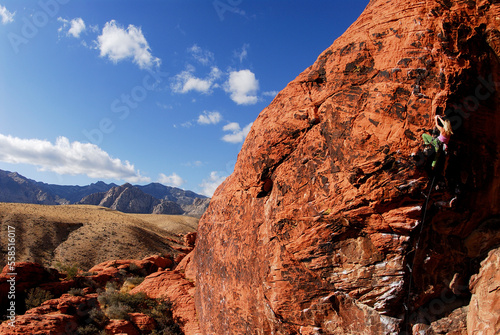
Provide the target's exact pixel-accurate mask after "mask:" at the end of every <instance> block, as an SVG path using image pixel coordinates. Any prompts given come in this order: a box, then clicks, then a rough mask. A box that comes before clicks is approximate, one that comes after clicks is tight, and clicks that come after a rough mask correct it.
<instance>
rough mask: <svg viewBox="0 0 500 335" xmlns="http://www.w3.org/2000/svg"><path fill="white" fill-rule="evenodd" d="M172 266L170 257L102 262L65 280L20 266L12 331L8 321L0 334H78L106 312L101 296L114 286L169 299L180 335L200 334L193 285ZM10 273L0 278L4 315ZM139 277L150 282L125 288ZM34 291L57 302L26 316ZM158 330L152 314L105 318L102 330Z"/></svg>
mask: <svg viewBox="0 0 500 335" xmlns="http://www.w3.org/2000/svg"><path fill="white" fill-rule="evenodd" d="M174 265H175V264H174V263H173V261H172V260H171V258H168V257H161V256H158V255H152V256H149V257H146V258H144V259H143V260H115V261H108V262H103V263H101V264H98V265H96V266H94V267H93V268H91V269H90V270H89V271H88V272H87V273H79V274H78V275H77V276H75V278H73V279H72V280H62V277H64V276H63V275H62V274H60V273H59V272H58V271H57V270H54V269H51V270H47V269H45V268H43V267H42V266H40V265H38V264H35V263H20V264H18V266H17V267H16V269H15V273H16V274H17V275H16V276H15V279H16V292H15V294H16V313H17V315H16V317H15V322H14V326H11V325H10V324H9V322H7V321H5V322H3V323H1V324H0V334H2V335H21V334H23V335H24V334H40V335H52V334H54V335H62V334H79V332H80V331H81V327H82V326H85V325H90V324H95V315H96V314H95V311H96V310H97V311H99V310H101V311H103V310H105V308H104V307H105V306H101V304H100V302H99V296H100V295H101V294H103V292H104V291H105V290H106V291H107V290H108V289H107V284H110V283H114V285H117V286H118V287H120V286H121V289H120V292H122V293H128V294H136V293H141V292H142V293H144V294H146V295H147V296H148V297H150V298H154V299H157V298H160V299H164V298H168V299H169V300H170V302H171V303H172V313H173V316H174V318H175V319H176V320H180V321H181V322H182V326H181V328H182V332H183V333H184V334H187V335H195V334H201V332H200V328H199V325H198V321H197V316H196V311H195V305H194V284H193V283H192V281H189V280H187V279H186V278H185V277H184V275H183V274H182V273H181V272H179V271H176V270H172V268H173V267H174ZM9 272H10V270H9V268H8V266H6V267H5V268H4V269H3V271H2V273H1V274H0V306H2V310H6V308H7V307H6V306H8V305H9V302H10V301H9V300H8V294H7V293H8V292H9V288H10V287H9V286H10V284H9V282H7V280H8V279H9V278H10V275H9ZM137 276H144V277H146V279H145V280H144V281H143V282H142V283H141V284H139V285H138V286H137V285H127V283H129V284H130V282H129V281H128V279H129V278H135V277H137ZM35 287H39V288H41V289H43V290H46V291H48V292H50V293H51V294H52V296H53V297H54V298H53V299H50V300H47V301H45V302H43V303H42V304H41V305H40V306H38V307H35V308H32V309H29V310H28V311H26V308H25V304H24V299H25V297H26V291H27V290H28V289H30V288H35ZM70 289H80V292H77V294H75V293H74V292H73V293H71V292H70V293H68V291H69V290H70ZM2 315H3V313H2ZM158 326H159V325H158V323H157V322H156V321H155V319H153V318H152V317H151V316H150V315H146V314H144V313H139V312H129V313H128V314H127V317H126V320H124V319H109V318H105V319H104V320H102V321H101V324H100V329H105V330H106V331H107V332H108V334H129V335H131V334H137V335H139V334H150V333H151V332H153V331H156V330H158ZM87 333H88V332H87ZM178 333H179V332H172V334H178Z"/></svg>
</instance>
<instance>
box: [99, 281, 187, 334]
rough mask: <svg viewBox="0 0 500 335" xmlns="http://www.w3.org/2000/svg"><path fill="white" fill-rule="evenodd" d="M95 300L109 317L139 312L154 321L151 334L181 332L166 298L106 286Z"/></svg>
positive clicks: (124, 317)
mask: <svg viewBox="0 0 500 335" xmlns="http://www.w3.org/2000/svg"><path fill="white" fill-rule="evenodd" d="M97 300H98V301H99V304H100V305H101V307H102V308H103V309H104V311H105V314H106V315H107V316H108V317H109V318H110V319H127V318H128V313H131V312H139V313H143V314H146V315H149V316H151V317H152V318H153V319H154V320H155V321H156V323H157V325H158V326H157V328H156V330H155V331H154V332H153V333H152V334H157V335H177V334H183V332H182V330H181V328H180V326H179V324H178V323H179V322H178V320H175V319H174V316H173V312H172V303H171V302H170V301H169V300H168V299H152V298H149V297H148V296H147V295H146V294H145V293H142V292H140V293H136V294H129V293H123V292H120V291H118V290H117V289H115V288H108V289H107V290H106V292H104V293H102V294H101V295H99V297H97Z"/></svg>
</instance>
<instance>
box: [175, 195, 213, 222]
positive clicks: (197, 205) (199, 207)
mask: <svg viewBox="0 0 500 335" xmlns="http://www.w3.org/2000/svg"><path fill="white" fill-rule="evenodd" d="M209 204H210V198H195V199H193V200H192V201H191V203H187V204H184V205H181V207H182V210H183V211H184V212H185V214H186V215H189V216H194V217H198V218H199V217H201V216H202V215H203V213H205V211H206V210H207V208H208V205H209Z"/></svg>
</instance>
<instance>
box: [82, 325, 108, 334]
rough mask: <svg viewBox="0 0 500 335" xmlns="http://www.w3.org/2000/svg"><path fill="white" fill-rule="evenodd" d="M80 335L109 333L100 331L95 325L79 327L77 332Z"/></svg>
mask: <svg viewBox="0 0 500 335" xmlns="http://www.w3.org/2000/svg"><path fill="white" fill-rule="evenodd" d="M76 333H77V334H78V335H107V334H108V333H107V332H106V331H105V330H99V328H97V327H96V326H95V325H92V324H90V325H86V326H81V327H78V329H77V330H76Z"/></svg>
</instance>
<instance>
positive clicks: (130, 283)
mask: <svg viewBox="0 0 500 335" xmlns="http://www.w3.org/2000/svg"><path fill="white" fill-rule="evenodd" d="M143 281H144V277H130V278H127V279H126V280H125V282H124V283H123V285H122V288H121V289H120V292H122V293H128V292H129V291H130V290H132V289H133V288H135V287H136V286H137V285H139V284H140V283H142V282H143Z"/></svg>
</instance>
